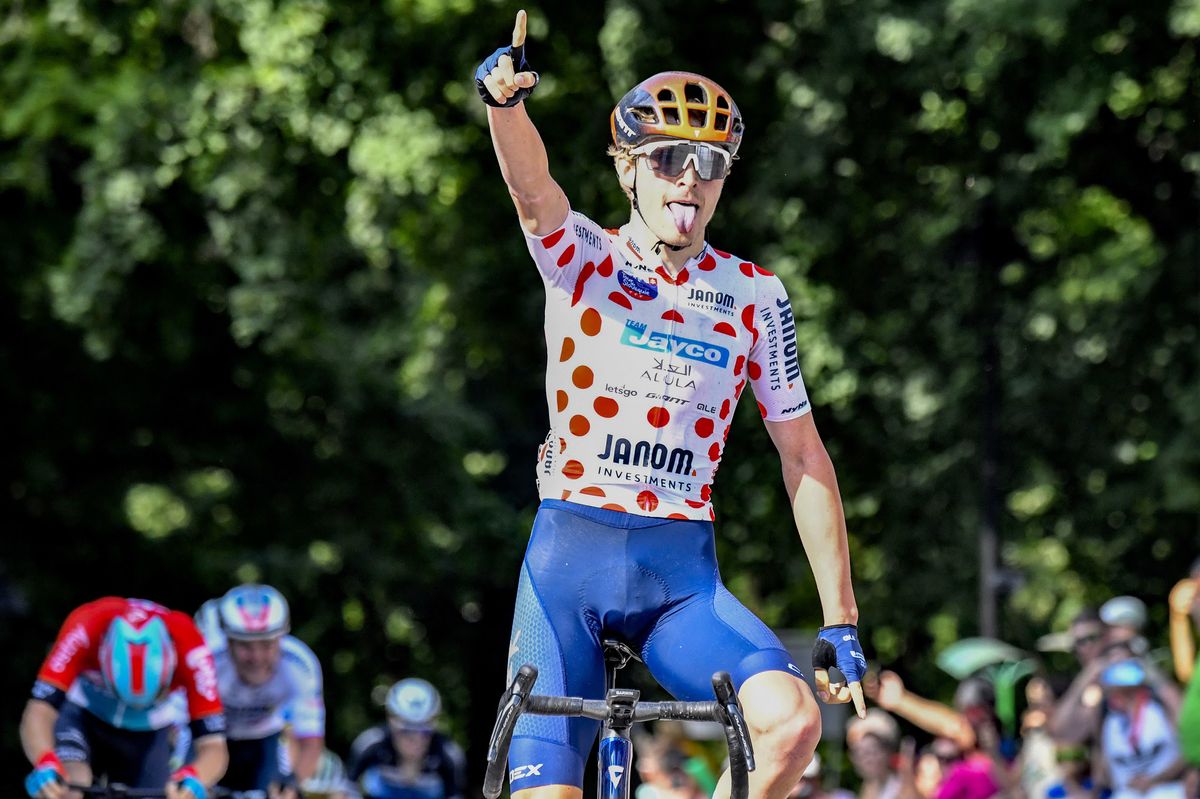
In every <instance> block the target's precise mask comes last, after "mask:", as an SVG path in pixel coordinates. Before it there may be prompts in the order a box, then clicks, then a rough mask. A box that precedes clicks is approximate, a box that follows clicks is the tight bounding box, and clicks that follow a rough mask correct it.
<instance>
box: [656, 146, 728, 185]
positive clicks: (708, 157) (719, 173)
mask: <svg viewBox="0 0 1200 799" xmlns="http://www.w3.org/2000/svg"><path fill="white" fill-rule="evenodd" d="M646 158H647V159H648V160H649V163H650V168H651V169H653V170H654V171H655V172H657V173H658V174H660V175H663V176H665V177H669V178H674V177H678V176H679V175H680V174H681V173H682V172H683V170H685V169H687V165H688V162H689V161H691V162H692V163H694V164H695V165H696V174H697V175H698V176H699V177H700V179H701V180H716V179H718V178H723V177H725V175H726V174H727V173H728V172H729V168H728V165H727V163H726V161H725V157H724V156H723V155H722V154H721V153H720V152H719V151H717V150H716V149H714V148H712V147H704V146H698V145H695V144H673V145H671V146H669V147H659V148H657V149H655V150H653V151H651V152H649V153H647V154H646Z"/></svg>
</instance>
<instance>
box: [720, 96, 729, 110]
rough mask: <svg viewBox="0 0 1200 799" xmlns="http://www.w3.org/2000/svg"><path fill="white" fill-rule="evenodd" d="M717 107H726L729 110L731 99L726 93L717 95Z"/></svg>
mask: <svg viewBox="0 0 1200 799" xmlns="http://www.w3.org/2000/svg"><path fill="white" fill-rule="evenodd" d="M717 108H724V109H725V110H726V111H728V110H729V100H727V99H725V95H723V94H718V95H717Z"/></svg>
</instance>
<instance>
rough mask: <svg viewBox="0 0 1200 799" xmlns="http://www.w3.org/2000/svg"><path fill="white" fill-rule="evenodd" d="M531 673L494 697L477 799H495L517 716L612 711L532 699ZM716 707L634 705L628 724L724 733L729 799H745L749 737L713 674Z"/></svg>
mask: <svg viewBox="0 0 1200 799" xmlns="http://www.w3.org/2000/svg"><path fill="white" fill-rule="evenodd" d="M537 674H538V672H537V668H536V667H535V666H533V665H532V664H530V663H526V664H525V665H524V666H522V667H521V668H520V670H518V671H517V675H516V677H514V678H513V681H512V684H511V685H510V686H509V687H508V690H507V691H505V692H504V695H503V696H501V697H500V706H499V708H498V710H497V714H496V726H495V727H493V728H492V737H491V739H490V740H489V742H488V758H487V762H488V765H487V772H486V774H485V775H484V779H483V795H484V796H485V797H486V798H487V799H497V797H498V796H500V792H501V791H502V790H503V788H504V766H505V763H506V761H507V760H508V748H509V746H510V745H511V743H512V736H513V729H514V728H515V727H516V724H517V718H518V717H519V716H520V715H521V714H522V713H531V714H533V715H537V716H577V717H582V718H588V719H594V720H595V721H607V720H608V719H609V716H610V714H611V713H612V707H611V706H610V705H609V704H608V702H607V700H604V699H583V698H581V697H577V696H533V695H532V691H533V685H534V683H535V682H537ZM712 683H713V693H714V695H715V696H716V701H707V702H638V703H637V704H636V705H635V706H634V711H633V721H635V722H638V721H655V720H658V719H670V720H673V721H715V722H717V723H718V724H720V725H721V726H722V728H723V729H724V730H725V742H726V744H727V745H728V746H729V776H730V779H731V783H732V784H731V786H730V787H731V790H730V799H746V796H747V794H748V793H749V790H750V778H749V773H750V772H751V771H754V748H753V745H752V744H751V742H750V732H749V729H748V728H747V726H746V718H745V716H743V715H742V706H741V704H740V703H739V702H738V698H737V693H736V692H735V691H734V690H733V681H732V680H731V679H730V677H729V674H728V673H726V672H723V671H719V672H717V673H716V674H714V675H713V677H712Z"/></svg>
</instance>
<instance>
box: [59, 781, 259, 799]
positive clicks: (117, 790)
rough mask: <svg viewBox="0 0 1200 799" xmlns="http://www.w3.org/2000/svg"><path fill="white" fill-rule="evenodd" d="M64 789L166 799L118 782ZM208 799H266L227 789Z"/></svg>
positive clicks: (112, 797)
mask: <svg viewBox="0 0 1200 799" xmlns="http://www.w3.org/2000/svg"><path fill="white" fill-rule="evenodd" d="M66 787H67V789H68V790H71V791H78V792H79V793H82V794H83V795H84V796H95V797H100V799H166V796H167V795H166V793H165V792H164V790H163V789H162V788H130V787H129V786H128V785H122V784H121V783H119V782H113V783H109V784H108V785H77V784H75V783H71V782H68V783H66ZM208 796H209V799H266V796H267V792H266V791H261V790H253V791H232V790H230V789H228V788H220V787H217V788H213V789H212V790H210V791H209V792H208Z"/></svg>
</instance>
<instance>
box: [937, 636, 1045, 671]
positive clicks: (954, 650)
mask: <svg viewBox="0 0 1200 799" xmlns="http://www.w3.org/2000/svg"><path fill="white" fill-rule="evenodd" d="M1024 658H1025V653H1024V652H1022V651H1021V650H1020V649H1017V648H1016V647H1015V646H1013V645H1012V644H1006V643H1004V642H1003V641H998V640H996V639H995V638H964V639H962V640H961V641H955V642H954V643H953V644H951V645H950V646H948V647H946V648H945V649H943V650H942V652H941V654H940V655H938V656H937V665H938V668H940V669H941V670H942V671H944V672H946V673H947V674H949V675H950V676H951V677H953V678H955V679H956V680H965V679H966V678H967V677H970V676H971V675H972V674H975V673H976V672H978V671H979V670H980V669H983V668H986V667H988V666H994V665H996V664H997V663H1015V662H1018V661H1020V660H1023V659H1024Z"/></svg>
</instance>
